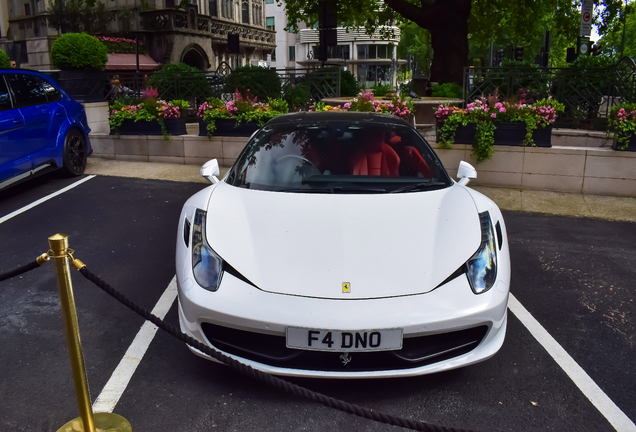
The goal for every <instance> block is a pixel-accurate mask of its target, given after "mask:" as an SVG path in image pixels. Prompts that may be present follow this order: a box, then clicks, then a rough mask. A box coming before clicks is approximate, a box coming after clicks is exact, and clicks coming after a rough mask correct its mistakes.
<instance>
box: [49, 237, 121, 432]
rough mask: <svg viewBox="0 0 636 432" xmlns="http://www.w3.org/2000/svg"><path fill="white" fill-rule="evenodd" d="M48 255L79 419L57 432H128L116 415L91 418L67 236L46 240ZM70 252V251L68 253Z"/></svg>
mask: <svg viewBox="0 0 636 432" xmlns="http://www.w3.org/2000/svg"><path fill="white" fill-rule="evenodd" d="M49 247H50V249H51V251H50V256H51V258H53V260H54V261H55V270H56V273H57V286H58V288H59V294H60V303H61V305H62V315H63V316H64V329H65V331H66V342H67V345H68V353H69V357H70V359H71V369H72V370H73V381H74V383H75V393H76V395H77V405H78V407H79V412H80V416H79V417H78V418H76V419H73V420H71V421H70V422H68V423H66V424H65V425H64V426H62V427H61V428H60V429H58V432H99V431H102V430H103V431H106V430H107V431H109V432H111V431H112V432H132V427H131V426H130V423H129V422H128V420H126V419H125V418H123V417H122V416H119V415H117V414H111V413H98V414H95V415H93V407H92V404H91V397H90V394H89V392H88V380H87V379H86V367H85V366H84V355H83V354H82V343H81V341H80V335H79V326H78V323H77V311H76V310H75V298H74V297H73V285H72V283H71V270H70V266H69V258H70V255H69V247H68V236H67V235H66V234H55V235H54V236H51V237H49ZM71 253H72V252H71Z"/></svg>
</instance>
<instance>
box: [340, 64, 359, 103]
mask: <svg viewBox="0 0 636 432" xmlns="http://www.w3.org/2000/svg"><path fill="white" fill-rule="evenodd" d="M358 93H360V86H359V85H358V81H356V77H355V76H354V75H353V74H352V73H351V72H349V71H345V70H343V71H340V96H342V97H346V96H357V95H358Z"/></svg>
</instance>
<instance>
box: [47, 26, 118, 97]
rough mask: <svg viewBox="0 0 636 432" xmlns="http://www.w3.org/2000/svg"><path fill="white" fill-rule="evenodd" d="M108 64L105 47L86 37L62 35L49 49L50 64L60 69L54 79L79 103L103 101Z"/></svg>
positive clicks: (85, 35) (99, 42)
mask: <svg viewBox="0 0 636 432" xmlns="http://www.w3.org/2000/svg"><path fill="white" fill-rule="evenodd" d="M107 61H108V54H107V49H106V46H105V45H104V44H103V43H102V42H101V41H99V40H97V39H96V38H94V37H93V36H91V35H88V34H86V33H66V34H63V35H62V36H60V37H58V38H57V39H56V40H55V42H53V46H52V47H51V63H52V64H53V66H55V67H56V68H58V69H60V72H59V73H58V74H57V76H56V79H57V80H58V81H59V82H60V84H61V85H62V86H63V87H64V90H66V92H67V93H68V94H69V95H70V96H71V97H73V98H74V99H76V100H78V101H80V102H101V101H104V100H105V99H104V98H105V83H106V74H105V73H104V72H103V69H104V67H105V66H106V62H107Z"/></svg>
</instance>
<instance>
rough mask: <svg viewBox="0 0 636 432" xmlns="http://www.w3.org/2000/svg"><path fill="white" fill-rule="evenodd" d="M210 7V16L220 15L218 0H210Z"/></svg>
mask: <svg viewBox="0 0 636 432" xmlns="http://www.w3.org/2000/svg"><path fill="white" fill-rule="evenodd" d="M208 8H209V9H210V16H213V17H215V16H219V11H218V9H217V4H216V0H210V1H208Z"/></svg>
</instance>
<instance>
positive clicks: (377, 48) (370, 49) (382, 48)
mask: <svg viewBox="0 0 636 432" xmlns="http://www.w3.org/2000/svg"><path fill="white" fill-rule="evenodd" d="M392 58H393V45H391V44H388V45H386V44H383V45H358V60H367V59H369V60H373V59H389V60H390V59H392Z"/></svg>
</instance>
